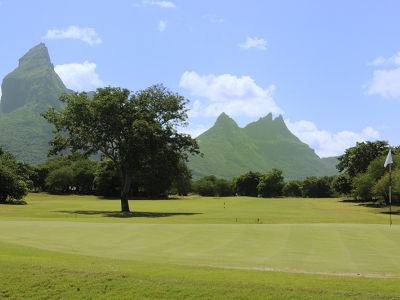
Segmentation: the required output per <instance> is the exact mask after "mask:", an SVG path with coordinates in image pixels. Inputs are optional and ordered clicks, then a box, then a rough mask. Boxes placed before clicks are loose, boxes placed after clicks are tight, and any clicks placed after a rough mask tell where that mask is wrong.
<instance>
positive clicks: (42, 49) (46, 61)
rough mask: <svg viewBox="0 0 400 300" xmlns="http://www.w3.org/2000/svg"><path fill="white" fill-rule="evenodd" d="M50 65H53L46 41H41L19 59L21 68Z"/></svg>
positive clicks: (51, 66)
mask: <svg viewBox="0 0 400 300" xmlns="http://www.w3.org/2000/svg"><path fill="white" fill-rule="evenodd" d="M43 66H44V67H50V68H52V69H53V65H52V63H51V60H50V55H49V51H48V49H47V47H46V45H45V44H44V43H40V44H38V45H36V46H35V47H33V48H31V49H30V50H29V51H28V52H27V53H26V54H25V55H24V56H22V57H21V58H20V59H19V63H18V67H19V68H24V69H25V68H37V67H43Z"/></svg>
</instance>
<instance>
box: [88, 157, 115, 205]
mask: <svg viewBox="0 0 400 300" xmlns="http://www.w3.org/2000/svg"><path fill="white" fill-rule="evenodd" d="M93 184H94V191H95V194H96V195H98V196H107V197H117V196H119V195H120V194H121V192H120V191H121V188H120V186H121V178H120V176H119V174H118V172H117V170H116V169H115V167H114V166H113V164H112V163H111V162H110V161H107V160H104V161H101V162H100V163H99V165H98V168H97V171H96V176H95V179H94V183H93Z"/></svg>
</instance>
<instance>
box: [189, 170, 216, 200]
mask: <svg viewBox="0 0 400 300" xmlns="http://www.w3.org/2000/svg"><path fill="white" fill-rule="evenodd" d="M216 181H217V178H216V177H215V176H213V175H211V176H204V177H202V178H200V179H199V180H197V181H195V182H194V190H195V192H197V193H198V194H199V195H200V196H215V195H216V193H217V192H216V186H215V183H216Z"/></svg>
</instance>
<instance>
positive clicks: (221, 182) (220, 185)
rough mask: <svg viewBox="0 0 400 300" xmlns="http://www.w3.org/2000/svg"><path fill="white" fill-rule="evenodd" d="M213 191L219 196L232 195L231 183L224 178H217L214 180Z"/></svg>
mask: <svg viewBox="0 0 400 300" xmlns="http://www.w3.org/2000/svg"><path fill="white" fill-rule="evenodd" d="M215 192H216V195H217V196H219V197H226V196H233V195H234V191H233V184H232V182H231V181H229V180H226V179H217V180H216V182H215Z"/></svg>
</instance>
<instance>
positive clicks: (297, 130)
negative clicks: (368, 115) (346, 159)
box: [285, 120, 379, 157]
mask: <svg viewBox="0 0 400 300" xmlns="http://www.w3.org/2000/svg"><path fill="white" fill-rule="evenodd" d="M285 122H286V125H287V126H288V128H289V130H290V131H291V132H292V133H293V134H294V135H296V136H297V137H298V138H299V139H300V140H301V141H303V142H304V143H306V144H308V145H309V146H310V147H311V148H313V149H314V150H315V152H316V153H317V154H318V155H319V156H320V157H329V156H337V155H341V154H343V153H344V151H345V150H346V149H347V148H349V147H353V146H354V145H355V144H356V142H362V141H367V140H376V139H378V138H379V132H378V131H377V130H375V129H374V128H372V127H366V128H364V129H363V130H362V131H361V132H360V133H356V132H353V131H340V132H337V133H332V132H329V131H326V130H321V129H318V128H317V126H316V125H315V124H314V123H313V122H310V121H304V120H302V121H297V122H291V121H290V120H285Z"/></svg>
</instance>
